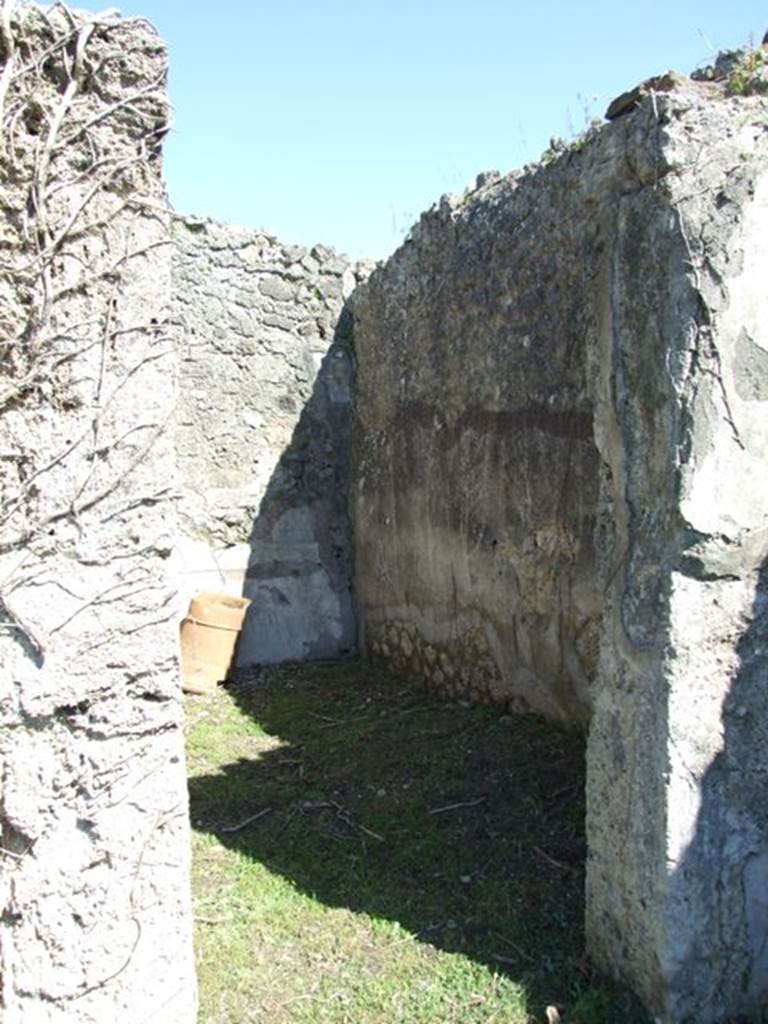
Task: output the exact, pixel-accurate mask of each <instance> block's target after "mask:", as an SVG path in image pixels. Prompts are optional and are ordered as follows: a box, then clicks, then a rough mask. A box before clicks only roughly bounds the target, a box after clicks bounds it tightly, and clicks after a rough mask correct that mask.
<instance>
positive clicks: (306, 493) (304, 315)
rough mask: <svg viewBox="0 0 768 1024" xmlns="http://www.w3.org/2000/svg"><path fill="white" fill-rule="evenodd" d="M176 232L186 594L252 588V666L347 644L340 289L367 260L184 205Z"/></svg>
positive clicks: (351, 644)
mask: <svg viewBox="0 0 768 1024" xmlns="http://www.w3.org/2000/svg"><path fill="white" fill-rule="evenodd" d="M174 236H175V239H176V253H175V256H174V268H173V276H174V308H175V316H176V319H177V322H178V323H179V325H180V326H181V328H182V333H181V349H180V353H179V356H180V389H179V404H178V408H177V416H176V445H177V457H178V466H179V473H180V483H181V495H182V496H181V501H180V506H179V512H180V527H181V537H180V543H179V558H180V563H179V574H180V579H181V580H182V584H181V593H182V597H183V600H184V601H185V602H188V600H189V598H190V597H191V596H192V595H193V594H194V593H195V592H196V591H199V590H204V589H211V590H219V591H222V590H223V591H225V592H231V593H235V594H243V595H244V596H245V597H248V598H250V599H251V601H252V604H251V606H250V608H249V611H248V615H247V617H246V621H245V625H244V628H243V633H242V636H241V640H240V645H239V653H238V663H239V664H240V665H241V666H247V665H253V664H261V663H274V662H280V661H289V660H299V659H304V658H322V657H332V656H337V655H339V654H346V653H348V652H350V651H351V650H353V649H354V648H355V644H356V629H355V614H354V607H353V598H352V561H351V542H350V526H349V514H348V487H349V433H350V428H351V423H352V388H353V383H354V355H353V351H352V345H351V334H350V326H351V321H350V317H349V314H348V313H347V312H346V309H345V300H346V297H347V296H348V295H349V293H350V292H351V291H352V290H353V289H354V287H355V285H356V284H357V282H358V280H360V278H361V276H362V275H363V273H364V268H362V267H356V266H353V265H351V264H350V263H349V262H348V261H347V260H346V259H345V258H344V257H342V256H339V255H337V254H336V253H335V252H333V251H332V250H330V249H327V248H325V247H323V246H319V245H318V246H315V247H314V248H312V249H311V250H307V249H305V248H302V247H299V246H288V245H281V244H280V243H279V242H278V241H277V240H276V239H275V238H273V237H271V236H269V235H266V234H264V233H263V232H259V231H254V230H252V229H245V228H236V227H231V226H228V225H223V224H218V223H216V222H214V221H210V220H201V219H196V218H190V217H179V218H177V219H176V221H175V225H174Z"/></svg>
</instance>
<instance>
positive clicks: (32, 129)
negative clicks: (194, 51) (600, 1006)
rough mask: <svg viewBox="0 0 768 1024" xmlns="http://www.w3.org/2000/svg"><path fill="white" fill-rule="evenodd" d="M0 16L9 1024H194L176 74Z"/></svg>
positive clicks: (69, 29) (0, 759) (77, 26)
mask: <svg viewBox="0 0 768 1024" xmlns="http://www.w3.org/2000/svg"><path fill="white" fill-rule="evenodd" d="M5 12H6V13H7V14H9V18H8V20H7V21H6V31H5V33H4V39H3V55H4V62H3V63H4V69H5V72H6V75H5V79H4V82H5V84H6V85H7V91H6V92H5V105H4V108H3V111H2V114H3V141H2V147H3V148H2V153H0V160H1V161H2V170H1V172H0V182H2V185H1V186H0V192H1V193H2V218H1V219H0V247H1V248H0V259H1V260H2V264H3V272H2V275H1V276H0V320H2V332H3V342H2V360H3V362H2V366H1V367H0V402H1V404H2V409H1V413H2V418H0V581H2V582H1V583H0V591H1V592H2V604H1V605H0V611H1V612H2V615H1V617H0V618H1V624H0V666H1V668H0V783H1V785H2V795H1V797H0V830H1V831H0V908H1V909H0V913H1V914H2V926H1V927H0V975H1V976H2V994H1V995H0V1006H1V1007H2V1010H1V1011H0V1016H2V1019H3V1021H4V1022H5V1024H49V1022H50V1024H54V1022H55V1024H59V1022H61V1024H64V1022H66V1024H74V1022H83V1024H86V1022H87V1024H105V1022H106V1021H109V1022H116V1024H136V1022H138V1021H142V1022H144V1021H158V1022H162V1024H189V1022H190V1021H192V1020H193V1019H194V1015H195V979H194V973H193V963H192V948H191V913H190V904H189V889H188V887H189V875H188V859H189V853H188V848H189V826H188V817H187V791H186V779H185V772H184V757H183V742H182V730H181V707H180V689H179V680H178V671H177V658H176V648H177V629H178V624H177V621H176V616H175V614H174V608H173V596H174V594H173V587H172V585H171V584H170V582H169V576H168V571H167V566H168V556H169V554H170V551H171V548H172V545H173V542H174V531H175V515H174V509H173V504H172V502H171V498H172V494H173V479H174V457H173V449H172V438H171V436H170V434H169V432H168V431H167V430H166V426H167V423H168V419H169V417H170V415H171V412H172V409H173V404H174V398H175V394H174V365H175V357H174V352H173V344H172V340H171V338H170V332H171V327H170V324H169V321H168V303H169V295H170V248H169V216H168V213H167V210H166V207H165V202H164V190H163V186H162V181H161V175H160V161H159V148H158V147H159V138H160V134H161V133H162V132H163V131H164V129H165V125H166V121H167V108H166V101H165V94H164V81H165V73H166V51H165V47H164V45H163V44H162V42H161V41H160V40H159V39H158V38H157V36H156V35H155V34H154V32H153V31H151V30H150V29H149V28H148V27H147V25H146V24H145V23H143V22H130V21H121V20H120V19H119V18H117V17H115V16H112V15H104V16H102V17H100V18H93V19H91V16H87V15H85V14H75V15H69V14H68V13H67V12H66V11H65V10H63V9H62V8H47V9H45V10H44V9H35V8H29V7H27V6H24V7H20V8H19V9H18V10H16V11H15V12H14V11H12V10H10V8H9V6H6V9H5ZM8 28H10V40H9V37H8V33H7V29H8ZM63 54H66V58H65V57H64V56H63ZM8 69H10V71H9V70H8Z"/></svg>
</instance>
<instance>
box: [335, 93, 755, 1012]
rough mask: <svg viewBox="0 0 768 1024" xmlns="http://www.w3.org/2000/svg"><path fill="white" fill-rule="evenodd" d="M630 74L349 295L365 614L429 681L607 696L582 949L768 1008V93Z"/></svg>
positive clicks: (446, 688) (667, 996)
mask: <svg viewBox="0 0 768 1024" xmlns="http://www.w3.org/2000/svg"><path fill="white" fill-rule="evenodd" d="M670 90H671V91H670ZM625 100H626V102H624V103H623V104H622V106H623V107H624V110H625V112H624V116H621V117H618V119H617V120H615V121H614V122H613V123H611V124H610V125H607V126H605V127H604V128H603V129H602V130H600V131H599V132H596V133H593V135H592V136H591V137H590V138H588V139H587V140H582V141H580V142H579V143H578V145H576V146H574V147H572V148H571V149H570V150H569V151H567V152H565V153H564V154H562V155H561V156H560V157H559V158H557V159H555V160H554V161H552V162H550V163H548V164H547V165H545V166H542V167H539V168H538V169H535V170H533V171H532V172H529V173H523V174H521V175H511V176H508V177H506V178H503V179H498V178H497V177H496V176H481V178H480V179H478V183H477V188H476V189H475V190H473V191H472V192H469V193H467V194H465V195H464V196H463V197H460V198H458V199H449V198H447V197H446V198H444V199H443V200H442V201H441V203H440V204H439V205H438V206H437V207H435V208H434V209H433V210H431V211H430V212H429V213H427V214H425V215H424V216H423V217H422V218H421V221H420V222H419V223H418V224H417V225H416V227H415V229H414V231H413V232H412V237H411V238H410V240H408V241H407V242H406V243H405V245H404V246H403V247H402V248H401V249H400V250H399V251H398V252H397V253H396V254H395V255H394V256H393V257H392V258H391V259H390V260H389V261H388V262H387V263H386V264H385V265H384V266H383V267H382V268H380V269H378V270H377V271H376V272H375V273H374V274H373V275H372V276H371V278H370V279H369V281H368V282H367V283H366V284H364V285H363V286H362V287H361V288H359V289H358V290H357V292H356V293H355V295H354V296H353V302H352V306H353V311H354V317H355V348H356V355H357V359H358V377H357V381H358V390H357V421H356V430H355V435H354V453H355V454H354V463H353V492H352V493H353V508H354V514H353V522H354V531H355V545H356V552H355V557H356V585H357V593H358V599H359V607H360V615H361V623H360V629H361V634H362V636H363V640H364V646H365V648H366V649H367V650H368V651H369V652H370V653H371V654H373V655H374V656H376V657H378V658H381V659H384V660H385V661H387V662H388V663H390V664H392V665H393V666H394V667H396V668H398V669H401V670H407V671H408V672H409V673H410V674H412V675H416V676H420V677H421V678H423V679H424V680H425V681H426V682H427V684H428V685H429V686H431V687H432V688H434V689H436V690H437V691H438V692H445V693H450V694H454V695H457V694H462V693H465V694H469V695H471V696H473V697H475V698H479V699H487V700H495V701H500V702H506V703H509V704H510V705H511V706H512V707H516V708H525V707H529V708H532V709H534V710H537V711H541V712H543V713H545V714H548V715H549V716H551V717H555V718H559V719H560V720H563V721H570V722H573V723H576V724H582V723H584V722H585V721H587V720H588V719H589V720H590V730H589V744H588V792H587V802H588V823H587V825H588V842H589V862H588V881H587V929H588V937H589V944H590V948H591V951H592V953H593V955H594V957H595V958H596V960H597V961H598V963H599V964H601V965H602V966H603V967H605V968H607V969H608V970H610V971H611V972H612V973H614V974H616V975H618V976H620V977H622V978H623V979H624V980H625V981H627V982H628V983H629V984H630V985H631V986H632V987H633V988H634V989H635V990H636V991H637V992H638V993H639V994H640V995H641V996H642V998H643V999H644V1001H645V1002H646V1004H647V1005H648V1007H649V1008H650V1009H651V1010H652V1011H653V1013H654V1014H655V1015H656V1016H657V1018H658V1019H659V1020H663V1021H668V1022H682V1021H685V1020H697V1021H702V1022H715V1021H722V1020H724V1019H725V1018H726V1017H728V1016H729V1015H735V1014H738V1013H748V1012H753V1011H755V1010H757V1009H759V1008H760V1007H764V1006H765V1005H766V1003H768V957H766V952H765V951H766V949H767V948H768V912H767V911H766V900H765V885H766V881H767V880H768V874H767V872H766V864H768V791H767V790H766V785H767V784H766V780H767V779H768V772H766V754H765V751H766V749H768V743H767V742H766V741H768V705H767V703H766V702H767V701H768V689H767V688H766V686H765V679H766V669H767V668H768V665H767V664H766V647H765V618H766V612H765V609H766V593H765V579H766V557H768V473H766V452H767V451H768V445H767V442H768V436H766V435H767V433H768V416H766V412H767V411H768V410H766V405H765V402H766V400H768V333H767V331H768V326H767V325H768V290H767V289H766V286H765V273H766V266H767V264H768V261H767V259H766V257H767V256H768V253H767V252H766V241H765V239H766V237H768V231H767V229H768V207H767V206H766V201H767V197H768V135H767V134H766V131H765V123H766V113H768V104H766V101H765V100H762V99H759V98H747V97H729V96H728V95H727V93H726V89H725V87H724V85H723V84H722V83H719V82H694V81H692V80H690V79H687V78H685V77H684V76H667V77H666V78H665V79H664V80H663V81H662V80H659V81H656V82H654V83H650V84H649V85H648V86H647V87H645V88H644V89H640V90H638V91H637V92H636V93H635V94H634V95H632V96H629V97H626V98H625Z"/></svg>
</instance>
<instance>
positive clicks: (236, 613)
mask: <svg viewBox="0 0 768 1024" xmlns="http://www.w3.org/2000/svg"><path fill="white" fill-rule="evenodd" d="M250 603H251V602H250V601H249V600H248V598H245V597H233V596H232V595H231V594H214V593H200V594H197V595H196V596H195V597H193V598H192V600H191V601H190V604H189V611H188V612H187V617H186V618H185V619H184V620H183V622H182V623H181V688H182V690H184V692H185V693H210V692H211V691H212V690H214V689H215V687H216V684H217V683H218V682H220V681H221V680H222V679H226V678H227V674H228V673H229V670H230V668H231V665H232V660H233V658H234V654H235V647H236V646H237V638H238V636H239V635H240V630H241V628H242V625H243V619H244V618H245V613H246V611H247V609H248V605H249V604H250Z"/></svg>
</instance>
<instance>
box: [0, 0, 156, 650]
mask: <svg viewBox="0 0 768 1024" xmlns="http://www.w3.org/2000/svg"><path fill="white" fill-rule="evenodd" d="M130 30H131V23H126V22H123V21H121V20H120V19H119V18H118V17H116V16H115V15H110V14H109V13H107V14H105V15H102V16H96V17H94V18H93V19H92V20H89V21H85V22H83V21H82V20H80V19H78V20H77V21H76V20H75V18H74V17H73V15H72V14H71V13H70V11H69V10H68V8H67V7H66V6H65V5H64V4H61V3H58V4H56V5H54V6H53V7H52V8H49V9H47V10H46V9H43V8H29V7H26V6H20V7H18V6H16V5H14V3H13V2H12V0H6V2H5V3H4V5H3V8H2V44H1V45H2V50H0V56H2V61H3V68H2V77H1V78H0V111H1V112H2V143H1V145H2V150H1V151H0V182H2V192H3V196H2V198H3V218H2V223H0V232H1V234H0V261H1V262H0V271H1V273H2V278H1V279H0V417H2V419H1V420H0V434H1V436H2V451H0V458H1V459H2V462H0V486H1V488H2V490H0V551H1V552H2V555H3V556H4V564H5V565H6V566H8V564H9V563H8V558H7V556H8V554H9V553H11V552H17V553H19V556H20V557H19V558H17V559H14V560H12V561H11V564H10V567H9V569H6V572H5V574H4V578H3V579H2V580H0V601H2V610H3V612H4V615H5V620H6V625H5V628H6V629H12V630H14V631H17V632H18V633H19V634H21V636H22V637H23V640H24V642H25V643H27V644H29V645H31V647H32V648H33V649H34V650H35V652H36V654H37V656H38V657H43V656H44V653H45V648H46V637H45V636H44V635H39V634H38V633H36V631H35V629H34V627H33V625H32V624H30V623H25V622H24V621H23V620H22V619H21V618H20V617H18V616H17V615H16V614H15V613H14V600H13V593H14V590H15V589H17V588H18V587H19V586H20V585H23V584H24V583H25V582H28V581H29V579H30V573H32V574H34V568H35V566H36V564H38V563H39V562H40V560H41V559H43V560H45V559H47V558H48V557H49V556H50V554H51V548H52V547H57V548H61V546H64V547H66V546H67V545H68V544H71V543H72V542H73V541H74V540H75V539H76V538H77V537H78V534H79V533H82V529H83V515H84V514H85V513H86V512H88V511H90V510H93V509H94V508H96V507H97V506H100V505H103V503H104V502H105V500H106V499H108V498H110V497H111V496H113V495H115V494H116V493H117V492H119V491H120V489H121V487H122V485H123V483H124V481H125V480H126V478H127V477H129V476H130V475H131V474H132V473H133V471H134V470H135V469H136V468H137V467H138V466H139V465H140V464H141V463H142V461H143V460H144V459H145V457H146V454H147V451H148V450H149V449H150V448H151V446H152V445H153V444H154V443H155V441H156V439H157V436H158V433H159V432H160V431H162V430H163V428H164V424H163V423H162V422H157V421H156V420H153V419H152V418H151V416H141V415H138V416H137V415H128V416H126V411H125V405H124V402H123V400H122V398H123V396H122V393H123V392H124V391H125V389H126V384H127V383H128V382H129V381H130V380H131V379H132V378H134V377H135V376H136V375H140V374H141V373H142V369H143V368H144V367H145V366H146V365H147V363H148V362H151V361H158V360H166V359H169V358H170V357H171V356H172V339H171V338H170V337H169V331H168V325H167V324H163V323H159V322H157V320H156V318H154V319H150V318H147V319H144V318H143V317H142V315H141V313H142V310H141V307H140V305H139V306H136V305H135V304H134V308H133V310H132V311H131V315H130V317H126V316H125V315H123V312H122V310H121V303H122V294H121V293H122V290H123V288H124V281H125V276H126V271H128V272H129V274H131V275H132V276H136V274H137V264H139V262H141V261H143V262H144V263H145V264H147V263H150V264H151V258H152V251H153V250H154V249H155V248H157V247H161V246H166V245H167V244H168V242H167V238H166V220H167V211H166V208H165V205H164V204H163V202H162V196H161V194H160V192H159V190H158V182H159V172H158V169H157V167H156V163H157V158H158V154H159V144H160V139H161V137H162V135H163V134H164V133H165V131H166V130H167V124H166V121H167V109H166V102H165V92H164V85H165V68H164V66H163V64H164V62H162V61H160V62H159V63H160V65H161V68H160V71H159V73H157V75H156V76H155V77H154V79H151V80H150V81H149V82H147V81H146V78H147V75H146V71H147V68H146V61H147V59H148V58H147V54H146V53H139V54H137V53H135V52H133V53H132V52H130V50H129V49H128V48H126V46H125V42H124V39H123V38H122V37H123V36H124V34H125V32H126V31H130ZM150 57H151V55H150ZM136 64H138V66H134V65H136ZM153 196H154V199H153V198H152V197H153ZM153 219H154V221H155V223H154V224H153V223H152V221H153ZM147 272H149V273H151V270H149V271H147V267H146V266H145V267H144V268H143V273H144V274H146V273H147ZM138 274H139V276H141V274H142V270H141V269H139V270H138ZM137 314H139V315H138V316H137ZM131 321H133V322H131ZM151 404H152V403H151V402H149V403H148V411H149V410H150V409H151ZM131 421H133V422H131ZM126 423H130V426H129V427H128V428H127V429H126ZM164 489H165V488H164V482H161V483H160V485H159V487H158V488H157V490H154V489H153V490H151V493H148V494H146V495H144V496H143V497H144V500H151V499H157V498H159V497H160V496H161V494H162V491H163V490H164ZM110 512H111V514H113V515H114V513H115V510H114V508H111V509H110ZM91 525H92V524H91ZM141 576H142V574H141V573H137V572H136V570H135V567H133V568H132V569H131V570H130V572H129V573H127V574H121V573H118V575H117V579H116V580H114V581H112V582H113V583H117V584H118V586H117V588H116V589H114V590H111V591H110V593H107V594H104V595H91V596H90V599H91V600H95V601H97V602H101V601H104V600H114V599H115V598H116V597H122V596H123V594H124V592H125V591H126V590H132V589H135V588H137V587H141V586H142V582H143V581H142V578H141ZM74 600H75V601H76V600H77V598H75V599H74ZM63 604H64V605H65V606H66V610H67V614H68V615H71V614H72V613H73V612H75V611H76V608H74V607H72V606H71V602H63ZM59 628H61V627H59Z"/></svg>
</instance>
